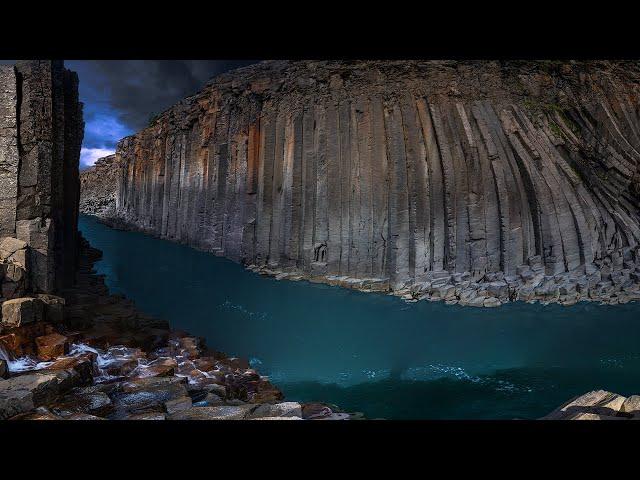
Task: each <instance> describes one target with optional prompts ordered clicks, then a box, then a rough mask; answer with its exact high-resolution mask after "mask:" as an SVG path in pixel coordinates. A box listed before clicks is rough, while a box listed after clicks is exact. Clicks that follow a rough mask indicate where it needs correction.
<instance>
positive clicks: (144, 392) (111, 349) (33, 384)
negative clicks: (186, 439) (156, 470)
mask: <svg viewBox="0 0 640 480" xmlns="http://www.w3.org/2000/svg"><path fill="white" fill-rule="evenodd" d="M101 256H102V252H100V251H99V250H98V249H95V248H93V247H91V246H90V245H89V243H88V242H87V241H86V240H85V239H84V238H82V240H81V248H80V262H79V270H78V279H77V282H76V284H75V285H74V286H73V287H71V288H68V289H66V290H65V291H64V292H61V295H62V298H60V302H59V303H61V304H62V305H63V308H62V311H60V312H59V313H61V314H63V315H64V319H62V318H60V319H59V320H61V321H60V322H59V323H57V324H51V323H49V320H51V319H50V318H44V319H42V320H43V321H40V322H36V323H35V327H36V328H35V329H34V324H31V325H25V326H20V327H18V328H15V329H11V330H8V331H3V332H2V334H3V335H2V336H0V347H2V352H0V358H2V357H8V359H7V360H5V364H6V366H7V367H8V369H7V370H8V371H7V372H5V375H4V376H7V377H8V378H7V379H6V380H0V418H2V419H13V420H103V419H108V420H254V419H256V420H257V419H260V420H262V419H268V420H320V419H322V420H348V419H361V418H363V416H362V415H361V414H350V413H345V412H343V411H342V410H341V409H340V408H339V407H336V406H335V405H331V404H325V403H321V402H306V403H299V402H294V401H286V400H285V398H284V395H283V394H282V392H281V391H280V390H279V389H278V388H277V386H275V385H273V384H271V382H270V381H269V379H268V377H265V376H263V375H260V374H259V372H257V371H256V370H255V369H253V368H250V366H249V363H248V361H247V360H246V359H242V358H237V357H232V356H228V355H226V354H224V353H221V352H219V351H216V350H212V349H210V348H209V347H207V345H206V343H205V340H204V339H203V338H201V337H193V336H190V335H189V334H188V333H187V332H183V331H180V330H173V329H171V327H170V325H169V323H168V322H166V321H164V320H158V319H156V318H154V317H150V316H148V315H146V314H144V313H143V312H141V311H139V310H138V309H137V308H136V306H135V304H134V302H133V301H131V300H128V299H127V298H126V297H125V296H124V295H119V294H110V293H109V291H108V288H107V287H106V285H105V282H104V279H105V277H104V275H98V274H96V272H95V269H94V264H95V263H96V262H97V261H99V260H100V258H101ZM61 317H62V316H61ZM27 329H29V331H27ZM3 330H6V329H3ZM45 333H46V334H47V335H46V336H45V338H47V337H49V338H50V339H51V340H52V341H51V342H49V343H48V344H47V343H45V342H44V341H43V340H42V335H41V334H45ZM9 336H13V337H16V338H19V339H20V341H19V342H18V343H15V342H14V345H13V348H11V347H12V346H11V345H8V344H7V337H9ZM45 351H47V352H49V353H50V356H48V357H44V356H43V355H44V352H45Z"/></svg>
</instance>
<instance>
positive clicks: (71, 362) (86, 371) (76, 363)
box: [43, 353, 95, 385]
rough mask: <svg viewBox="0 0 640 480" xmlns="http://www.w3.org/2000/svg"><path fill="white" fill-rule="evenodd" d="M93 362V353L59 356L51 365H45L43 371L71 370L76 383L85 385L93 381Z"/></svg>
mask: <svg viewBox="0 0 640 480" xmlns="http://www.w3.org/2000/svg"><path fill="white" fill-rule="evenodd" d="M94 362H95V354H92V353H84V354H82V355H77V356H74V357H63V358H59V359H58V360H56V361H55V362H53V363H52V364H51V365H49V366H47V367H45V368H44V369H43V371H51V372H57V371H60V370H63V371H68V372H73V374H74V375H75V377H76V381H75V383H76V384H77V385H87V384H90V383H92V381H93V375H94Z"/></svg>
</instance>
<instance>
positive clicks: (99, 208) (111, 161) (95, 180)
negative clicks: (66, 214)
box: [80, 155, 119, 216]
mask: <svg viewBox="0 0 640 480" xmlns="http://www.w3.org/2000/svg"><path fill="white" fill-rule="evenodd" d="M115 159H116V156H115V155H109V156H108V157H103V158H100V159H98V160H97V161H96V163H95V165H94V166H93V167H90V168H87V169H86V170H84V171H82V172H80V191H81V195H80V211H81V212H82V213H86V214H89V215H97V216H113V215H114V214H115V209H116V189H117V184H118V173H119V172H118V169H117V168H116V165H115Z"/></svg>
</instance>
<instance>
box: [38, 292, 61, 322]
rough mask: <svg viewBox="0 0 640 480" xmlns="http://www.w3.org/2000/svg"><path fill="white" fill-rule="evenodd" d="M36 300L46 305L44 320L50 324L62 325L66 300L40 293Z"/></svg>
mask: <svg viewBox="0 0 640 480" xmlns="http://www.w3.org/2000/svg"><path fill="white" fill-rule="evenodd" d="M36 298H37V299H38V300H40V301H41V302H42V303H43V304H44V318H45V320H46V321H47V322H50V323H62V322H63V320H64V305H65V300H64V298H62V297H57V296H55V295H49V294H45V293H39V294H37V295H36Z"/></svg>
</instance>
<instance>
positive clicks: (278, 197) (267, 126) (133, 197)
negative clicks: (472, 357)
mask: <svg viewBox="0 0 640 480" xmlns="http://www.w3.org/2000/svg"><path fill="white" fill-rule="evenodd" d="M639 82H640V68H639V64H638V63H637V62H608V61H590V62H549V61H540V62H495V61H491V62H488V61H464V62H461V61H296V62H287V61H274V62H262V63H260V64H257V65H253V66H249V67H245V68H242V69H239V70H236V71H234V72H230V73H227V74H223V75H220V76H219V77H217V78H215V79H214V80H213V81H211V82H210V83H209V84H208V85H207V86H206V87H205V88H204V89H203V90H202V91H201V92H199V93H198V94H196V95H194V96H192V97H189V98H187V99H185V100H183V101H181V102H180V103H178V104H177V105H175V106H174V107H173V108H171V109H170V110H168V111H166V112H164V113H163V114H162V115H160V116H159V118H157V119H156V120H155V121H154V122H153V123H152V124H150V125H149V126H148V127H147V128H145V129H144V130H142V131H141V132H139V133H138V134H136V135H134V136H131V137H127V138H125V139H123V140H122V141H121V142H120V144H119V145H118V149H117V153H116V163H117V165H118V167H117V169H118V176H119V179H118V187H117V192H116V212H115V214H114V215H113V217H114V218H115V219H116V220H117V221H118V222H119V223H120V224H122V225H127V226H128V227H129V228H135V229H139V230H143V231H146V232H149V233H152V234H155V235H158V236H160V237H162V238H165V239H168V240H174V241H178V242H183V243H186V244H189V245H192V246H194V247H196V248H200V249H203V250H206V251H210V252H214V253H216V254H219V255H224V256H226V257H228V258H231V259H233V260H236V261H240V262H242V263H243V264H245V265H249V266H251V268H253V269H256V270H261V271H264V272H266V273H271V274H279V275H280V276H281V277H283V278H284V277H289V278H294V279H298V278H301V277H302V278H310V279H315V280H319V281H326V282H329V283H335V284H340V285H347V286H354V287H357V288H361V289H365V290H383V291H386V290H393V291H394V292H396V293H398V294H402V295H404V296H405V298H407V299H418V298H431V299H444V300H446V301H448V302H450V303H462V304H470V305H485V306H493V305H499V304H500V303H503V302H505V301H509V300H516V299H521V300H533V299H540V300H549V301H562V302H564V303H572V302H574V301H577V300H579V299H582V298H592V299H607V300H609V301H613V302H617V301H628V300H629V299H634V298H640V297H638V295H639V294H638V280H639V277H638V274H639V272H638V270H636V266H637V265H638V264H639V263H640V257H639V254H640V253H639V250H638V245H639V241H640V216H639V208H640V205H639V197H640V170H639V165H640V163H639V161H640V153H639V151H640V110H639V107H640V103H639V97H638V94H639V93H640V83H639ZM612 299H613V300H612Z"/></svg>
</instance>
